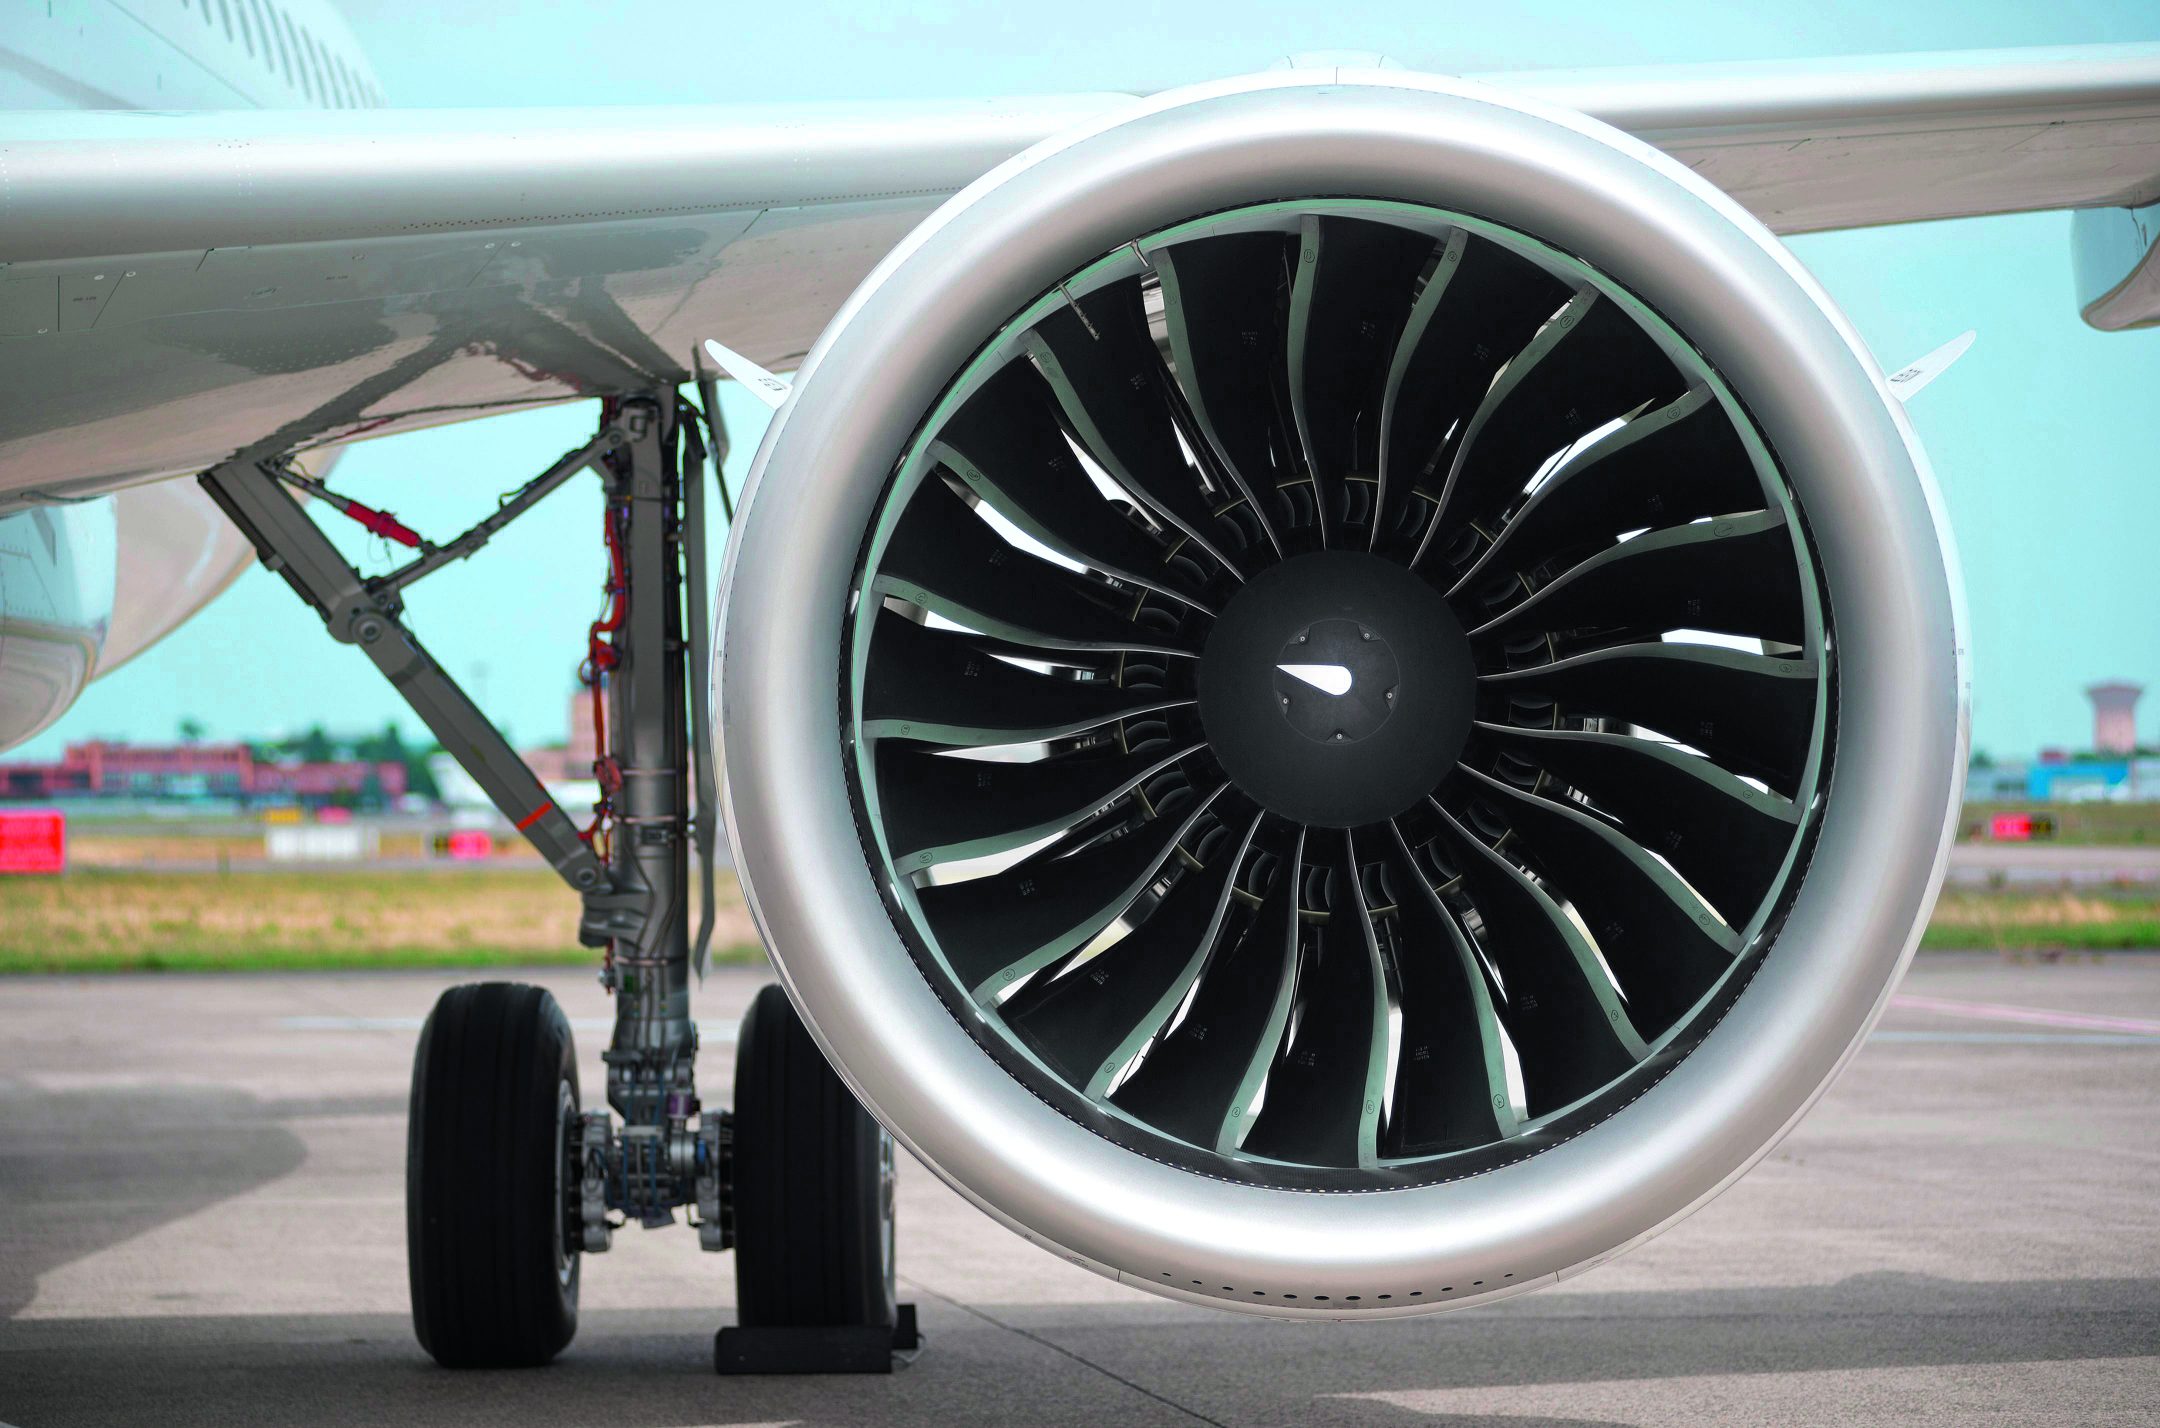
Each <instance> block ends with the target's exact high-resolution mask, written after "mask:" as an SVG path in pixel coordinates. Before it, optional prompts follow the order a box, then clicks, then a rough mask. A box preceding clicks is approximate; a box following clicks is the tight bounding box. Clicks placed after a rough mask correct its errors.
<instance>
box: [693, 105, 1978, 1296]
mask: <svg viewBox="0 0 2160 1428" xmlns="http://www.w3.org/2000/svg"><path fill="white" fill-rule="evenodd" d="M724 599H725V606H724V609H723V614H722V624H723V639H722V655H721V661H720V666H719V674H718V679H719V700H720V706H721V710H722V720H723V728H724V731H725V736H726V737H725V749H726V758H727V773H728V781H729V794H728V798H729V819H730V826H731V833H732V837H733V845H734V848H735V850H736V856H737V859H738V865H739V869H740V871H741V874H742V877H743V883H744V886H745V889H746V892H747V894H748V896H749V899H750V902H751V905H752V907H753V909H754V910H755V912H756V915H757V917H758V919H759V922H760V925H761V927H762V928H763V930H764V932H765V934H766V937H767V940H768V943H769V945H770V947H771V949H772V952H773V954H774V958H775V960H776V962H777V964H778V966H779V968H780V972H781V975H782V977H783V978H784V980H785V981H786V983H787V985H788V988H789V990H790V992H791V993H792V994H793V996H794V997H795V999H796V1002H797V1004H798V1005H799V1006H800V1007H801V1009H802V1011H803V1013H804V1016H805V1018H806V1020H807V1021H808V1022H809V1024H810V1025H811V1027H812V1028H813V1030H814V1031H815V1033H816V1035H817V1037H818V1039H819V1041H820V1043H821V1044H822V1045H823V1046H824V1048H825V1050H826V1052H827V1053H828V1055H829V1056H830V1057H831V1059H832V1061H833V1062H834V1064H835V1066H836V1067H838V1068H839V1070H840V1072H841V1074H842V1076H843V1077H844V1078H845V1079H846V1080H847V1081H848V1083H849V1084H850V1085H851V1086H852V1087H853V1088H854V1089H855V1091H856V1092H857V1094H858V1095H860V1096H861V1098H862V1099H863V1101H864V1102H865V1103H866V1104H867V1105H868V1106H869V1107H870V1108H871V1109H872V1110H873V1111H874V1112H875V1113H876V1114H877V1115H878V1117H879V1118H880V1119H881V1120H882V1121H884V1122H885V1124H886V1125H887V1126H888V1127H890V1128H891V1130H892V1131H893V1133H894V1134H895V1135H896V1136H897V1137H898V1138H899V1139H901V1140H902V1141H903V1142H904V1143H906V1144H907V1145H908V1146H909V1148H910V1149H911V1150H913V1151H914V1153H915V1154H916V1155H917V1157H918V1158H920V1159H921V1160H922V1161H923V1162H924V1163H925V1164H927V1165H929V1166H930V1167H931V1168H933V1169H934V1170H936V1171H937V1172H938V1173H939V1174H940V1175H941V1176H943V1177H944V1178H945V1179H946V1180H948V1181H949V1182H950V1183H952V1184H953V1185H954V1186H955V1187H956V1188H958V1189H959V1190H960V1191H962V1193H964V1194H966V1195H968V1196H969V1197H970V1198H971V1199H972V1200H974V1201H975V1203H977V1204H979V1205H981V1206H982V1207H983V1208H984V1209H986V1210H987V1211H989V1212H990V1213H991V1214H992V1215H994V1216H996V1217H997V1218H998V1219H1000V1220H1001V1221H1003V1222H1004V1223H1006V1224H1008V1225H1009V1226H1011V1227H1012V1228H1014V1229H1015V1230H1017V1231H1018V1232H1020V1233H1021V1234H1023V1235H1025V1236H1027V1237H1028V1238H1029V1239H1031V1240H1033V1241H1035V1242H1037V1243H1039V1244H1041V1245H1043V1246H1045V1247H1046V1248H1049V1249H1051V1250H1053V1251H1054V1252H1056V1253H1058V1254H1060V1255H1062V1256H1064V1257H1066V1258H1068V1259H1070V1260H1072V1261H1074V1262H1075V1263H1079V1264H1083V1265H1086V1266H1088V1267H1090V1268H1093V1269H1096V1270H1098V1271H1100V1272H1102V1273H1105V1274H1110V1275H1113V1276H1115V1277H1117V1278H1119V1279H1121V1280H1124V1281H1125V1282H1128V1283H1131V1284H1134V1285H1136V1286H1139V1287H1142V1288H1147V1289H1151V1290H1155V1291H1157V1292H1160V1293H1165V1294H1170V1295H1174V1296H1177V1297H1181V1298H1187V1299H1194V1300H1199V1301H1202V1302H1206V1303H1210V1304H1214V1305H1218V1306H1220V1307H1224V1308H1232V1309H1241V1310H1247V1311H1257V1312H1265V1313H1271V1314H1278V1315H1281V1314H1290V1315H1325V1316H1332V1317H1363V1316H1373V1315H1390V1314H1403V1313H1416V1312H1423V1311H1427V1310H1434V1309H1442V1308H1448V1307H1454V1306H1457V1305H1460V1304H1463V1303H1467V1302H1473V1301H1480V1300H1484V1299H1488V1298H1491V1297H1494V1296H1496V1295H1500V1294H1506V1293H1511V1292H1516V1291H1519V1290H1523V1289H1527V1288H1531V1287H1535V1286H1537V1285H1540V1284H1548V1283H1551V1282H1553V1281H1555V1280H1556V1279H1558V1278H1560V1277H1563V1276H1566V1275H1569V1274H1572V1273H1575V1272H1578V1271H1579V1270H1581V1269H1584V1268H1587V1267H1588V1266H1590V1265H1593V1264H1596V1263H1598V1262H1600V1261H1601V1260H1603V1259H1605V1258H1607V1257H1609V1256H1610V1255H1612V1254H1613V1253H1615V1252H1617V1251H1618V1250H1619V1249H1622V1248H1625V1247H1627V1246H1629V1245H1631V1244H1634V1243H1636V1242H1638V1241H1640V1240H1641V1239H1643V1238H1645V1237H1647V1236H1648V1235H1650V1234H1651V1233H1654V1232H1655V1231H1656V1230H1658V1229H1659V1228H1661V1227H1662V1226H1664V1225H1666V1224H1669V1223H1671V1222H1672V1221H1673V1220H1675V1219H1677V1218H1678V1217H1679V1216H1681V1215H1683V1214H1685V1213H1686V1212H1687V1211H1688V1210H1690V1209H1692V1208H1693V1207H1694V1206H1696V1205H1699V1204H1701V1203H1702V1202H1703V1201H1705V1200H1706V1199H1708V1198H1709V1197H1710V1196H1711V1195H1713V1194H1715V1193H1716V1192H1717V1191H1718V1190H1719V1189H1721V1188H1722V1187H1723V1186H1725V1185H1726V1184H1728V1183H1730V1182H1731V1181H1732V1180H1733V1179H1734V1178H1736V1177H1737V1176H1738V1175H1740V1174H1741V1173H1742V1172H1743V1171H1745V1170H1746V1168H1747V1167H1748V1166H1750V1165H1751V1164H1753V1163H1754V1161H1755V1160H1756V1159H1758V1158H1759V1157H1760V1156H1761V1155H1762V1154H1763V1153H1765V1151H1767V1150H1768V1149H1769V1147H1770V1146H1771V1145H1772V1144H1774V1143H1775V1141H1776V1140H1777V1139H1778V1137H1779V1136H1780V1135H1781V1134H1782V1133H1783V1132H1784V1130H1785V1129H1786V1128H1787V1127H1789V1126H1790V1125H1791V1124H1792V1123H1793V1121H1794V1120H1795V1119H1796V1118H1797V1117H1798V1116H1799V1115H1800V1114H1801V1113H1802V1112H1803V1111H1804V1110H1805V1109H1806V1108H1807V1106H1808V1105H1809V1104H1810V1103H1811V1102H1812V1101H1813V1099H1814V1098H1815V1097H1816V1096H1817V1095H1818V1094H1820V1092H1821V1090H1822V1089H1823V1087H1824V1086H1825V1085H1826V1084H1827V1083H1828V1082H1829V1080H1830V1078H1831V1077H1832V1076H1833V1075H1834V1074H1835V1073H1836V1071H1837V1069H1838V1068H1839V1067H1840V1066H1841V1065H1842V1064H1843V1062H1844V1060H1845V1059H1846V1058H1847V1057H1848V1056H1849V1055H1850V1054H1851V1053H1852V1051H1853V1050H1854V1049H1855V1047H1856V1046H1857V1045H1858V1044H1859V1042H1860V1040H1861V1038H1862V1037H1863V1036H1864V1035H1865V1033H1866V1031H1867V1028H1868V1027H1869V1026H1870V1025H1871V1023H1872V1021H1873V1019H1874V1017H1875V1015H1876V1014H1877V1013H1878V1012H1879V1010H1880V1008H1881V1006H1882V1004H1883V1002H1884V1001H1885V999H1886V998H1887V996H1888V995H1889V992H1890V989H1891V988H1892V986H1893V985H1894V984H1895V982H1896V980H1897V977H1898V975H1899V973H1900V971H1901V969H1902V968H1903V965H1904V962H1905V959H1906V958H1907V957H1908V956H1909V955H1910V952H1911V949H1912V946H1913V944H1914V942H1915V940H1916V938H1917V934H1918V929H1919V926H1920V925H1921V923H1922V921H1923V919H1924V918H1925V915H1926V913H1927V910H1928V908H1929V906H1930V904H1931V901H1932V898H1933V896H1934V892H1935V889H1936V887H1937V885H1938V883H1939V881H1940V877H1941V868H1942V861H1943V856H1944V850H1945V848H1946V846H1947V839H1948V835H1949V830H1950V828H1951V827H1952V825H1953V820H1954V814H1955V810H1956V808H1957V806H1958V799H1959V795H1960V792H1961V780H1962V771H1963V767H1964V750H1965V713H1966V702H1967V693H1966V691H1967V682H1966V673H1965V659H1964V653H1963V648H1962V645H1961V643H1960V640H1959V634H1958V626H1959V620H1958V608H1957V602H1958V596H1957V592H1956V583H1955V572H1954V567H1953V563H1952V560H1951V558H1950V556H1949V554H1948V550H1947V547H1946V545H1945V544H1944V539H1943V534H1942V530H1941V527H1940V524H1939V522H1938V520H1937V514H1936V507H1935V499H1934V495H1933V490H1932V484H1931V480H1930V478H1929V476H1928V474H1927V470H1926V466H1925V463H1924V460H1923V458H1922V457H1921V455H1920V453H1919V450H1918V447H1917V445H1916V444H1915V442H1914V440H1913V437H1912V433H1911V431H1910V429H1909V428H1908V427H1907V425H1906V424H1905V422H1904V420H1903V417H1902V415H1901V414H1900V412H1899V411H1898V408H1897V404H1896V403H1895V401H1893V400H1892V399H1891V398H1890V397H1889V395H1888V392H1887V389H1886V388H1885V386H1884V384H1883V380H1882V375H1881V373H1880V372H1879V371H1878V370H1877V368H1876V367H1875V365H1874V364H1873V362H1872V361H1871V360H1870V358H1869V357H1868V356H1867V354H1866V352H1865V350H1864V349H1863V348H1862V347H1861V346H1860V344H1859V342H1858V341H1857V339H1856V338H1855V337H1854V335H1853V334H1852V332H1851V330H1850V329H1849V327H1848V326H1847V325H1846V324H1845V323H1844V321H1843V320H1842V319H1841V318H1840V317H1839V316H1838V314H1837V313H1836V312H1835V310H1834V308H1833V307H1832V306H1831V304H1830V303H1829V302H1828V301H1827V299H1826V298H1825V297H1824V296H1823V294H1822V293H1821V292H1820V291H1819V290H1818V289H1817V288H1816V287H1815V285H1814V284H1813V283H1812V282H1811V281H1810V280H1809V278H1808V277H1807V275H1806V274H1805V273H1804V272H1803V271H1802V270H1801V269H1800V268H1799V266H1798V265H1797V264H1796V263H1795V262H1794V261H1793V260H1792V259H1791V258H1790V257H1789V256H1788V255H1787V254H1786V253H1785V251H1784V250H1783V248H1782V247H1781V246H1780V245H1779V244H1778V243H1777V241H1776V240H1775V239H1774V238H1773V237H1772V236H1771V235H1769V234H1768V233H1767V232H1766V231H1764V230H1763V229H1762V228H1761V227H1760V225H1758V224H1757V223H1756V222H1754V221H1753V220H1752V219H1751V218H1750V217H1749V216H1748V215H1747V214H1746V213H1745V212H1744V211H1742V210H1740V209H1739V208H1738V207H1737V205H1735V204H1733V203H1731V202H1730V201H1729V200H1727V199H1726V198H1724V197H1723V196H1722V195H1720V194H1718V193H1717V192H1716V191H1715V190H1713V189H1710V188H1709V187H1707V186H1706V185H1704V184H1702V183H1701V182H1699V181H1698V180H1696V179H1695V178H1694V177H1693V176H1692V175H1690V174H1689V173H1688V172H1687V171H1686V170H1685V169H1684V168H1682V167H1680V166H1678V165H1676V164H1674V163H1672V162H1671V161H1669V160H1667V159H1666V158H1664V157H1663V156H1662V155H1660V154H1658V153H1656V152H1655V151H1654V150H1651V149H1649V148H1646V147H1645V146H1643V145H1641V144H1639V143H1637V142H1635V141H1634V140H1632V139H1629V138H1627V137H1626V136H1624V135H1621V134H1619V133H1617V132H1616V131H1613V130H1610V129H1607V128H1605V127H1603V126H1601V125H1598V124H1596V123H1594V122H1592V121H1589V120H1587V119H1584V118H1582V117H1580V116H1577V115H1573V114H1569V113H1562V112H1554V111H1548V110H1545V109H1541V108H1538V107H1535V106H1533V105H1528V104H1525V103H1524V102H1522V101H1521V100H1519V99H1516V98H1512V97H1503V96H1500V95H1497V94H1495V93H1492V92H1490V91H1486V90H1482V89H1479V88H1476V87H1474V86H1469V85H1462V84H1457V83H1455V82H1452V81H1441V80H1435V79H1425V78H1418V77H1410V76H1404V75H1401V74H1399V73H1394V72H1386V73H1374V74H1371V75H1368V76H1363V77H1339V76H1332V75H1331V76H1324V77H1323V76H1315V75H1312V74H1297V73H1293V74H1286V75H1270V76H1266V77H1262V78H1258V79H1253V80H1245V81H1238V82H1234V83H1229V84H1223V85H1214V86H1208V87H1204V88H1201V89H1195V90H1190V91H1184V92H1180V93H1177V94H1172V95H1167V96H1164V97H1162V98H1161V99H1159V100H1157V101H1155V102H1153V103H1151V104H1150V105H1149V106H1148V107H1147V108H1146V109H1145V110H1144V111H1143V112H1141V113H1140V114H1138V115H1136V116H1131V117H1126V118H1123V119H1121V120H1119V121H1117V122H1114V123H1109V124H1106V125H1104V126H1101V127H1098V128H1095V129H1092V130H1088V131H1085V132H1081V133H1077V134H1074V135H1071V136H1067V137H1065V138H1061V139H1059V140H1056V141H1053V142H1051V143H1049V144H1046V145H1044V146H1042V147H1040V148H1038V149H1036V150H1034V151H1031V152H1030V153H1028V154H1025V155H1022V156H1020V157H1019V158H1017V159H1015V160H1013V161H1012V162H1010V163H1008V164H1006V165H1004V166H1003V167H1001V168H1000V169H998V170H997V171H995V172H994V173H992V174H990V175H989V176H987V177H986V178H985V179H983V180H982V181H981V182H979V183H977V184H976V185H974V186H972V187H971V188H970V189H968V190H967V191H966V192H964V193H962V194H961V195H959V196H958V197H956V198H955V199H954V200H953V201H952V202H951V203H949V204H947V205H946V206H945V207H944V208H943V209H941V210H940V211H939V212H938V213H937V214H936V215H935V216H933V217H932V218H931V219H930V220H928V221H927V222H926V223H925V224H924V225H923V227H922V228H921V229H920V230H918V231H917V232H916V233H915V234H913V235H912V236H911V237H910V238H909V239H908V240H907V241H906V242H905V243H903V244H902V245H901V247H900V248H899V249H898V250H897V251H896V252H895V253H893V254H892V255H891V256H890V257H889V258H888V259H887V260H886V261H885V262H884V263H883V264H882V265H881V266H880V267H879V268H878V270H877V271H876V272H875V273H874V274H873V275H872V276H871V277H870V278H869V279H868V280H867V281H866V282H865V283H864V285H863V287H862V288H861V289H860V290H859V291H858V292H857V293H856V294H855V295H854V297H853V298H852V299H851V300H850V301H849V303H848V304H847V306H846V307H845V308H844V309H843V310H842V312H841V314H840V316H839V317H838V318H837V319H836V320H835V322H834V323H833V325H832V326H831V327H830V328H829V329H828V331H827V332H826V334H825V335H824V337H823V338H822V339H821V340H820V341H819V343H818V344H817V346H816V348H815V349H814V350H813V351H812V353H811V354H810V356H809V358H808V359H807V360H806V361H805V363H804V364H803V367H802V370H801V372H800V374H799V375H798V378H797V381H796V384H795V387H794V391H793V394H792V395H791V397H790V398H789V400H788V401H787V403H786V404H785V405H784V406H783V407H782V409H781V411H780V412H779V414H778V416H777V417H776V419H775V421H774V423H773V426H772V428H771V430H770V432H769V433H768V435H767V437H766V440H765V443H764V445H763V447H762V449H761V450H760V452H759V454H758V458H757V463H756V466H755V468H754V471H753V475H752V478H751V487H750V492H749V495H748V497H747V507H746V511H745V514H744V517H743V521H742V526H741V530H740V534H739V537H738V539H737V541H736V543H735V546H734V548H733V550H732V552H731V555H730V561H729V572H728V578H727V585H726V594H725V596H724Z"/></svg>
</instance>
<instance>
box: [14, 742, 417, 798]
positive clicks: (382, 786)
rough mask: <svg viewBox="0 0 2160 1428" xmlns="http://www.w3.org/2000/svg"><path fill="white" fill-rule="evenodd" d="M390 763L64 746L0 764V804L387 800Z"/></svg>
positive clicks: (156, 747) (397, 768) (179, 747)
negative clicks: (34, 759) (51, 755)
mask: <svg viewBox="0 0 2160 1428" xmlns="http://www.w3.org/2000/svg"><path fill="white" fill-rule="evenodd" d="M405 788H406V777H405V766H404V765H403V764H401V763H398V762H396V761H394V760H384V761H367V760H361V759H334V760H324V761H319V762H304V761H298V760H294V761H281V760H274V759H264V758H260V757H258V756H257V755H256V753H255V752H254V750H252V749H250V748H249V747H248V746H247V745H246V744H123V743H112V742H109V741H106V740H103V739H92V740H89V741H87V742H84V743H80V744H70V745H68V746H67V749H66V751H65V752H64V753H63V754H62V755H61V757H60V759H59V761H58V762H57V763H29V762H24V763H0V799H6V800H11V801H28V802H39V803H51V802H58V801H65V800H72V799H102V798H133V799H161V798H205V799H228V800H232V801H235V802H241V803H300V804H317V803H328V802H333V801H337V800H341V799H360V800H375V799H379V800H382V801H384V802H389V801H392V800H395V799H398V798H401V797H403V796H404V793H405Z"/></svg>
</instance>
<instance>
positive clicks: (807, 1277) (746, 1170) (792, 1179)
mask: <svg viewBox="0 0 2160 1428" xmlns="http://www.w3.org/2000/svg"><path fill="white" fill-rule="evenodd" d="M734 1164H735V1179H734V1196H735V1294H736V1306H737V1317H738V1319H739V1321H740V1322H741V1323H742V1324H743V1325H744V1326H745V1327H749V1328H781V1327H786V1328H810V1327H820V1328H822V1327H862V1326H871V1327H886V1326H890V1325H891V1324H892V1323H893V1322H894V1316H895V1313H896V1307H895V1303H894V1296H893V1143H892V1137H891V1136H889V1135H887V1134H886V1133H885V1130H884V1128H883V1127H882V1126H880V1125H879V1124H878V1123H877V1122H876V1121H875V1120H873V1119H871V1117H870V1115H869V1113H868V1112H866V1111H865V1110H863V1108H862V1107H861V1105H859V1104H858V1103H857V1102H856V1100H855V1097H854V1096H853V1095H851V1094H850V1093H849V1091H848V1088H847V1087H846V1086H845V1085H843V1084H842V1083H841V1081H840V1078H839V1077H838V1076H836V1075H834V1074H833V1069H832V1067H831V1066H829V1065H828V1064H826V1061H825V1056H824V1053H823V1052H821V1051H819V1050H818V1045H817V1043H816V1042H815V1041H813V1040H811V1038H810V1032H809V1030H808V1029H807V1028H805V1027H804V1026H803V1023H802V1018H801V1017H799V1016H797V1015H796V1014H795V1008H794V1007H793V1006H792V1005H791V1004H790V1003H789V1002H788V999H787V994H786V993H785V992H783V991H781V990H780V988H778V987H776V986H768V987H766V988H764V989H763V990H762V991H760V992H759V993H758V994H757V999H756V1000H755V1001H753V1002H751V1004H750V1010H749V1012H748V1013H746V1014H745V1015H744V1017H743V1025H742V1041H741V1044H740V1045H738V1046H737V1047H736V1049H735V1155H734Z"/></svg>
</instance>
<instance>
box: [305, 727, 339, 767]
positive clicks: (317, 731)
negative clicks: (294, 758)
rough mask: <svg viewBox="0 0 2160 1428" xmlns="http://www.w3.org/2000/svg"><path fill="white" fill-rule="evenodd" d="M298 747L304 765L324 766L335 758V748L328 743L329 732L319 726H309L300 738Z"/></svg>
mask: <svg viewBox="0 0 2160 1428" xmlns="http://www.w3.org/2000/svg"><path fill="white" fill-rule="evenodd" d="M299 745H300V758H301V760H302V762H305V763H311V764H326V763H329V762H330V761H331V760H332V759H334V758H336V757H337V746H336V745H335V744H333V743H331V742H330V731H329V730H327V729H325V728H323V726H322V725H320V724H311V725H309V726H308V731H307V732H306V733H305V734H302V735H301V736H300V741H299Z"/></svg>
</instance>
